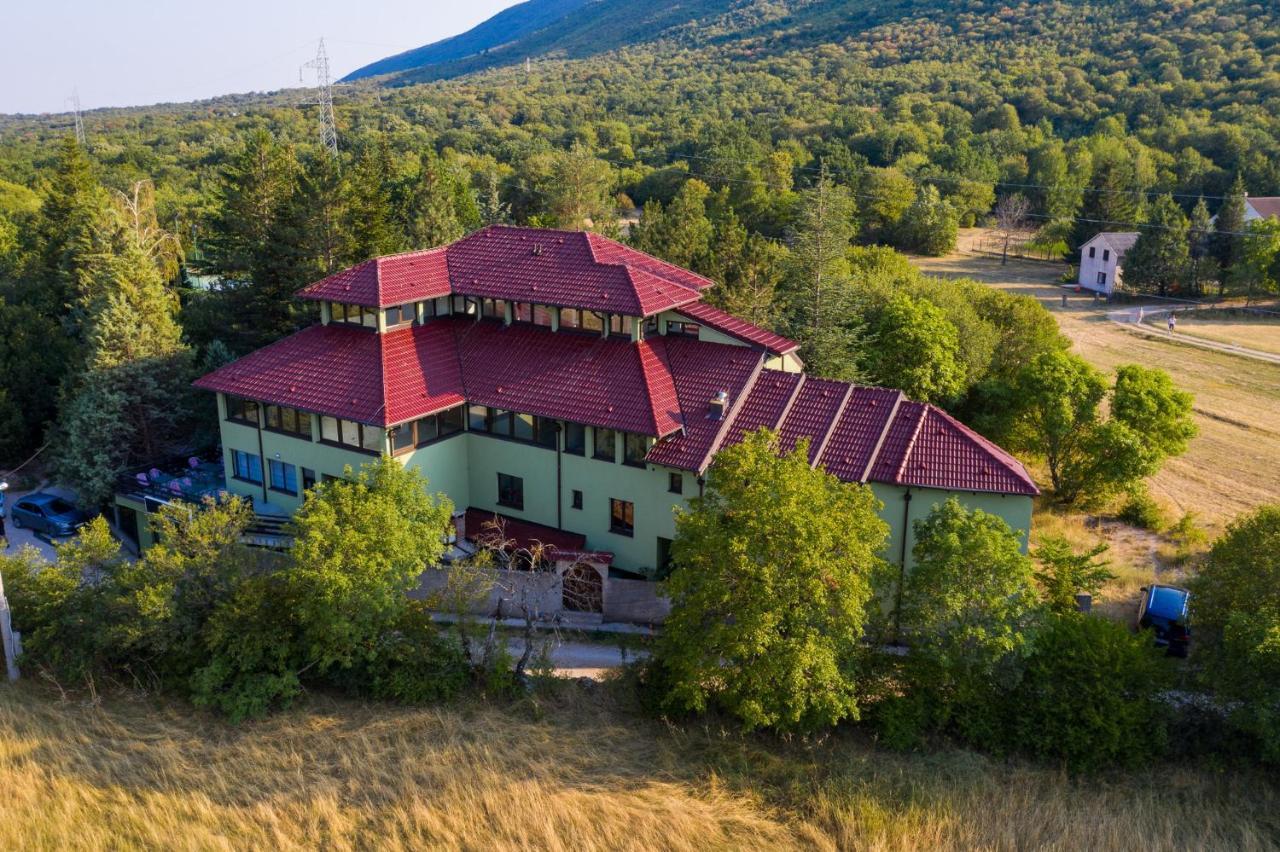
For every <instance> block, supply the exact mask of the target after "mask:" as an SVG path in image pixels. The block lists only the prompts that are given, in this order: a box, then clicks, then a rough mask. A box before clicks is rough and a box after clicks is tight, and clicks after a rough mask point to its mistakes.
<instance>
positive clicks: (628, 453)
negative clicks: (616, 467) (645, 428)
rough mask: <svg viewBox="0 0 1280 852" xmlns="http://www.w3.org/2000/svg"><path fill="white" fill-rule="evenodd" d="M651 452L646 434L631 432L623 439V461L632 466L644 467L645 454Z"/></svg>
mask: <svg viewBox="0 0 1280 852" xmlns="http://www.w3.org/2000/svg"><path fill="white" fill-rule="evenodd" d="M648 452H649V440H648V439H647V438H646V437H645V436H644V435H633V434H631V433H630V432H628V433H627V434H626V437H624V438H623V439H622V463H623V464H626V465H631V467H644V457H645V454H647V453H648Z"/></svg>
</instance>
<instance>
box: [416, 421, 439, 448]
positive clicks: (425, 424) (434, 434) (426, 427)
mask: <svg viewBox="0 0 1280 852" xmlns="http://www.w3.org/2000/svg"><path fill="white" fill-rule="evenodd" d="M417 429H418V443H419V444H425V443H427V442H428V441H434V440H435V439H436V438H438V437H439V429H438V428H437V426H436V418H435V417H424V418H422V419H421V420H419V421H418V423H417Z"/></svg>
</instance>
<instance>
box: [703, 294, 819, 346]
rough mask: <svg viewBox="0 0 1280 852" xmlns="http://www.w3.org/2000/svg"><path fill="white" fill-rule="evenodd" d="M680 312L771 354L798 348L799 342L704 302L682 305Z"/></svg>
mask: <svg viewBox="0 0 1280 852" xmlns="http://www.w3.org/2000/svg"><path fill="white" fill-rule="evenodd" d="M680 313H682V314H684V315H685V316H687V317H689V318H690V319H693V320H697V321H698V322H700V323H702V324H703V325H705V326H707V327H709V328H713V329H715V330H716V331H718V332H721V333H722V334H727V335H729V336H730V337H732V338H735V339H737V340H741V341H742V342H743V343H750V344H752V345H753V346H759V347H761V348H762V349H764V350H765V351H767V352H768V353H769V354H771V355H786V354H788V353H791V352H795V351H796V350H798V349H799V348H800V344H799V343H796V342H795V341H794V340H788V339H787V338H785V337H783V336H782V335H780V334H774V333H773V332H772V331H768V330H766V329H763V328H760V327H759V326H756V325H752V324H751V323H749V322H747V321H746V320H741V319H738V318H737V317H735V316H734V315H733V314H730V313H726V312H725V311H722V310H720V309H719V308H716V307H713V306H711V305H708V304H707V303H706V302H693V303H692V304H688V305H684V306H682V307H681V308H680Z"/></svg>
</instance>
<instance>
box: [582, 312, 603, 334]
mask: <svg viewBox="0 0 1280 852" xmlns="http://www.w3.org/2000/svg"><path fill="white" fill-rule="evenodd" d="M582 328H583V329H584V330H585V331H594V332H597V333H599V332H602V331H604V314H598V313H596V312H595V311H583V312H582Z"/></svg>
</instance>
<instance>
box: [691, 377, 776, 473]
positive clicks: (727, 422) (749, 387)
mask: <svg viewBox="0 0 1280 852" xmlns="http://www.w3.org/2000/svg"><path fill="white" fill-rule="evenodd" d="M757 354H758V357H757V358H756V366H755V368H754V369H753V370H752V371H751V375H750V376H749V377H748V378H747V381H746V383H745V384H744V385H743V386H742V390H741V391H739V392H738V398H737V399H735V400H734V401H733V406H732V407H731V408H730V409H729V414H728V416H726V417H725V418H724V423H723V425H721V427H720V429H719V431H717V432H716V436H715V438H713V439H712V441H711V445H710V446H709V447H708V448H707V452H706V455H704V456H703V457H702V459H701V461H699V462H698V473H699V474H701V473H702V472H703V471H704V470H706V468H707V465H708V464H709V463H710V461H711V459H712V458H713V457H714V456H715V454H716V453H717V452H718V451H719V450H720V447H721V446H723V444H724V439H725V438H726V437H728V435H729V429H730V428H731V427H732V426H733V423H734V421H736V420H737V419H738V417H739V415H741V414H742V409H743V407H744V406H745V405H746V402H747V397H749V396H751V392H752V391H753V390H755V387H756V382H758V381H759V380H760V374H761V373H762V372H764V362H765V357H764V353H757Z"/></svg>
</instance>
